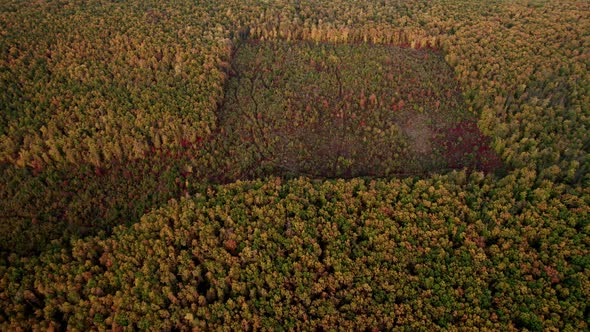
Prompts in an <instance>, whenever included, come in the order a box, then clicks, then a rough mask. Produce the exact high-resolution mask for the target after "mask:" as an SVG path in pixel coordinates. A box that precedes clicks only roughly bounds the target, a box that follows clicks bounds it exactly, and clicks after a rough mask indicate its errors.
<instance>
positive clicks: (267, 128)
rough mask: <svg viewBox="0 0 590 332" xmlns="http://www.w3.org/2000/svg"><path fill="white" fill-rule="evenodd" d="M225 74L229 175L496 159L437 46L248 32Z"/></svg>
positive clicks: (485, 165)
mask: <svg viewBox="0 0 590 332" xmlns="http://www.w3.org/2000/svg"><path fill="white" fill-rule="evenodd" d="M229 75H230V78H229V80H228V82H227V86H226V90H225V99H224V103H223V105H222V106H221V107H220V108H219V111H218V114H217V115H218V125H219V136H218V137H217V142H216V143H214V145H215V153H217V154H218V156H219V157H220V160H221V165H220V167H219V169H218V171H219V172H220V174H221V176H222V177H224V178H226V179H228V180H232V179H233V180H235V179H247V178H255V177H259V176H265V175H287V176H297V175H305V176H311V177H328V178H333V177H344V178H348V177H357V176H378V177H382V176H396V175H397V176H404V175H422V174H428V173H431V172H445V171H448V170H450V169H455V168H464V167H467V168H472V169H483V170H487V171H489V170H493V169H494V168H495V167H497V166H498V165H499V159H498V158H497V156H495V155H494V154H493V153H492V150H491V149H490V148H489V147H488V146H487V144H488V141H487V139H486V138H485V137H483V136H482V135H481V133H480V132H479V130H478V129H477V125H476V120H477V117H476V115H474V114H470V113H468V112H467V111H466V110H465V107H464V105H463V101H462V96H461V89H460V87H459V85H458V83H457V81H456V80H455V78H454V76H453V72H452V70H451V68H450V67H449V66H448V64H447V63H446V62H445V61H444V59H443V58H442V56H441V54H440V53H438V52H437V51H434V50H431V49H418V50H416V49H411V48H402V47H392V46H379V45H368V44H361V45H349V44H327V43H320V44H316V43H310V42H286V41H272V42H260V41H258V40H250V41H247V42H243V43H241V44H238V45H237V46H236V48H235V53H234V56H233V59H232V63H231V68H230V69H229ZM464 129H465V130H464ZM484 159H485V160H484Z"/></svg>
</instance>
